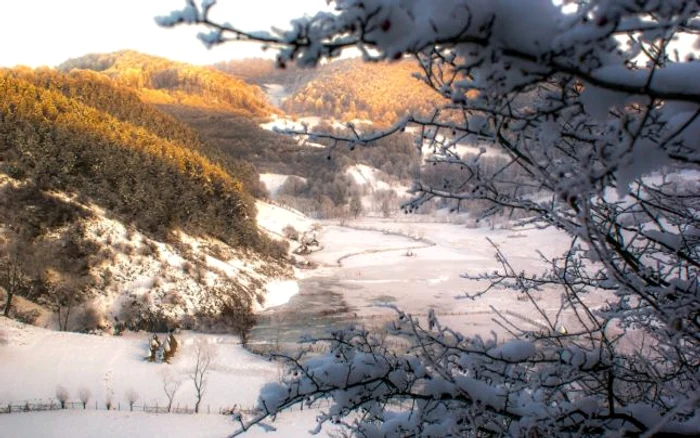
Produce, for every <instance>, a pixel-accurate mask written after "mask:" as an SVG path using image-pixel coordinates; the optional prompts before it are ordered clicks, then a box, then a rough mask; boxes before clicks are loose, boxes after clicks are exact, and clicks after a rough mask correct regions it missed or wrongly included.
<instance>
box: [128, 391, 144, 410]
mask: <svg viewBox="0 0 700 438" xmlns="http://www.w3.org/2000/svg"><path fill="white" fill-rule="evenodd" d="M125 395H126V401H127V402H129V410H130V411H133V410H134V404H136V402H137V401H138V399H139V397H140V396H139V393H138V392H137V391H136V390H135V389H134V388H129V389H127V390H126V394H125Z"/></svg>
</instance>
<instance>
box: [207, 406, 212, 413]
mask: <svg viewBox="0 0 700 438" xmlns="http://www.w3.org/2000/svg"><path fill="white" fill-rule="evenodd" d="M207 414H211V409H209V405H207Z"/></svg>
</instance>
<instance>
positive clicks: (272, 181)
mask: <svg viewBox="0 0 700 438" xmlns="http://www.w3.org/2000/svg"><path fill="white" fill-rule="evenodd" d="M290 176H292V175H283V174H279V173H261V174H260V181H262V182H263V184H265V187H266V188H267V192H268V193H269V194H270V196H271V197H273V198H274V197H275V196H277V193H279V190H280V187H282V185H284V183H286V182H287V180H288V179H289V177H290ZM297 178H299V179H301V180H302V181H304V182H306V178H301V177H299V176H297Z"/></svg>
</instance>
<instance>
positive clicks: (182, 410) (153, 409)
mask: <svg viewBox="0 0 700 438" xmlns="http://www.w3.org/2000/svg"><path fill="white" fill-rule="evenodd" d="M61 409H71V410H91V411H92V410H96V411H133V412H146V413H149V414H168V413H170V414H187V415H193V414H195V413H196V412H195V411H194V407H189V406H184V407H182V406H180V405H179V404H178V405H176V406H172V407H171V408H170V409H168V406H167V405H166V406H163V405H159V404H157V403H156V404H153V405H149V404H145V403H144V404H135V403H134V404H133V405H131V406H130V405H129V404H128V403H113V404H109V405H107V404H106V403H99V402H90V403H86V404H83V403H82V402H66V403H64V405H63V407H61V403H60V402H58V401H49V402H44V401H38V402H24V403H7V404H0V414H14V413H19V412H42V411H60V410H61ZM256 412H257V411H256V410H255V409H240V408H239V407H237V406H234V407H219V408H214V409H212V407H211V406H210V405H206V406H200V408H199V414H216V415H231V414H234V413H241V414H244V415H254V414H255V413H256Z"/></svg>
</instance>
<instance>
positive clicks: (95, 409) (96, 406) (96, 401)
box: [95, 400, 97, 410]
mask: <svg viewBox="0 0 700 438" xmlns="http://www.w3.org/2000/svg"><path fill="white" fill-rule="evenodd" d="M95 410H97V400H95Z"/></svg>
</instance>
